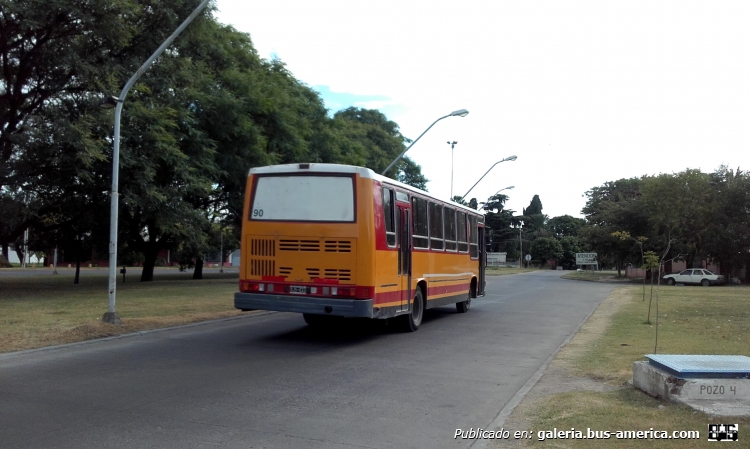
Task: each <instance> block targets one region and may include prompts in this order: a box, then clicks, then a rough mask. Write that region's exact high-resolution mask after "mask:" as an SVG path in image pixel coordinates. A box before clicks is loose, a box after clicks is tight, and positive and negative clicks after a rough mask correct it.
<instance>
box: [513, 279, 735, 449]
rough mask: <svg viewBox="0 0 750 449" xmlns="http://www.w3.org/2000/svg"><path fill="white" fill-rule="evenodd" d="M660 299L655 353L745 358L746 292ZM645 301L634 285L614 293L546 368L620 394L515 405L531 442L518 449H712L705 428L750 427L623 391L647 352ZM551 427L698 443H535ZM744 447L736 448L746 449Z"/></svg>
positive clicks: (671, 294)
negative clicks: (676, 434) (665, 435)
mask: <svg viewBox="0 0 750 449" xmlns="http://www.w3.org/2000/svg"><path fill="white" fill-rule="evenodd" d="M659 296H660V299H659V340H658V347H657V351H658V352H659V353H672V354H736V355H750V288H748V287H714V288H705V287H662V288H661V290H660V295H659ZM648 301H649V295H648V294H647V296H646V301H645V302H644V301H642V299H641V289H640V288H638V287H636V286H626V287H621V288H619V289H617V290H616V291H615V292H613V294H612V295H610V296H609V297H608V298H607V299H606V300H605V301H603V302H602V304H601V305H600V306H599V308H598V309H597V311H596V312H595V313H594V314H593V315H592V317H591V318H590V319H589V321H588V322H587V323H586V324H585V325H584V326H582V327H581V330H580V331H579V333H578V334H577V335H576V336H575V337H574V338H573V339H572V340H571V342H570V344H569V345H567V346H566V347H565V348H563V349H562V350H561V351H560V353H559V354H558V356H557V358H556V359H555V360H554V361H553V363H552V366H553V367H562V368H564V370H565V371H566V372H567V373H569V374H571V375H573V376H578V379H580V378H590V379H592V378H593V379H597V380H599V381H601V382H606V383H608V384H610V385H619V386H621V388H618V389H615V390H614V391H607V392H594V391H575V392H573V391H571V392H565V393H559V394H552V395H547V396H541V397H539V398H536V400H533V401H531V402H530V403H528V404H522V406H519V408H518V409H517V410H518V413H519V414H520V415H521V416H520V417H518V418H517V422H524V423H528V425H529V429H530V430H532V431H533V438H532V439H529V440H523V441H521V442H520V445H521V446H523V447H541V446H544V447H554V448H569V447H570V448H572V447H597V448H600V447H601V448H609V447H617V448H647V447H649V448H650V447H655V445H656V444H658V447H660V448H661V447H664V448H678V447H679V448H699V447H713V446H711V445H710V442H708V441H707V425H708V424H710V423H740V428H741V429H748V428H750V419H748V418H738V417H734V418H732V417H721V418H716V417H710V416H708V415H705V414H703V413H700V412H696V411H694V410H692V409H691V408H689V407H687V406H684V405H681V404H675V403H668V402H663V401H661V400H659V399H654V398H652V397H650V396H648V395H646V394H645V393H643V392H641V391H639V390H636V389H634V388H633V387H632V386H629V385H627V383H626V382H627V381H628V380H630V378H631V377H632V364H633V362H634V361H636V360H642V359H643V355H644V354H648V353H653V352H654V339H655V331H656V327H655V326H656V315H655V314H656V311H655V309H656V292H654V301H653V303H652V310H651V319H650V320H647V314H648ZM649 321H650V323H649ZM543 380H544V379H543ZM514 413H516V412H514ZM554 428H557V429H561V430H569V429H571V428H575V429H576V430H582V431H583V432H584V433H585V432H586V431H587V429H589V428H590V429H592V430H599V431H604V430H609V431H611V432H616V431H618V430H622V431H638V430H649V429H652V428H653V429H654V430H665V431H668V432H669V433H670V434H671V432H672V431H688V430H694V431H699V432H700V439H698V440H681V439H671V440H658V441H657V440H655V439H625V440H618V439H616V438H615V437H614V435H615V434H614V433H613V437H612V438H610V439H597V440H572V439H548V440H545V441H540V440H539V438H538V435H537V432H538V431H540V430H544V431H546V430H552V429H554ZM519 430H528V429H519ZM740 438H742V437H740ZM745 438H747V437H745ZM743 439H744V438H743ZM744 440H745V443H742V444H744V446H742V447H750V446H748V445H747V440H746V439H744ZM738 447H739V446H738Z"/></svg>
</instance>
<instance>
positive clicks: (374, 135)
mask: <svg viewBox="0 0 750 449" xmlns="http://www.w3.org/2000/svg"><path fill="white" fill-rule="evenodd" d="M333 119H334V126H335V127H336V129H337V130H338V131H339V132H340V133H341V134H342V136H343V137H342V138H341V139H339V140H338V142H339V144H340V148H339V149H338V150H336V151H335V154H336V155H337V157H338V158H340V159H341V161H342V162H343V163H350V164H354V165H363V166H365V167H368V168H371V169H372V170H374V171H376V172H378V173H380V172H381V171H383V170H384V169H385V168H386V167H387V166H388V165H389V164H390V163H391V161H393V159H395V158H396V157H397V156H398V155H399V154H401V152H402V151H403V150H404V148H405V146H404V144H407V143H409V142H410V140H409V139H407V138H406V137H404V136H403V135H402V134H401V131H400V130H399V127H398V125H397V124H396V123H395V122H393V121H391V120H388V118H387V117H386V116H385V115H384V114H383V113H382V112H380V111H377V110H373V109H361V108H356V107H350V108H347V109H344V110H342V111H339V112H337V113H336V114H334V117H333ZM332 162H339V161H337V160H334V161H332ZM386 176H388V177H390V178H393V179H396V180H398V181H401V182H403V183H405V184H409V185H411V186H414V187H416V188H418V189H422V190H426V187H427V179H426V178H425V177H424V176H423V175H422V172H421V168H420V167H419V165H417V164H416V163H415V162H414V161H412V160H411V159H409V158H408V157H406V156H405V157H403V158H402V159H401V160H400V161H399V162H398V163H396V166H395V167H394V168H392V169H391V170H390V171H389V172H388V173H386Z"/></svg>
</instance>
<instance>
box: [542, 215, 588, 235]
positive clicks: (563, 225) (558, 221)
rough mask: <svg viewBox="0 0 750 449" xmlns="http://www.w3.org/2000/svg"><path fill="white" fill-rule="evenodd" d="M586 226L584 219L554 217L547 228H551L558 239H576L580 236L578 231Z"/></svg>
mask: <svg viewBox="0 0 750 449" xmlns="http://www.w3.org/2000/svg"><path fill="white" fill-rule="evenodd" d="M585 225H586V220H584V219H583V218H576V217H572V216H570V215H561V216H558V217H553V218H550V219H549V220H548V221H547V228H549V229H550V230H551V231H552V232H553V233H554V234H555V235H556V236H557V238H563V237H575V236H577V235H578V230H579V229H580V228H582V227H583V226H585Z"/></svg>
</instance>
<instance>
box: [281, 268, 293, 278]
mask: <svg viewBox="0 0 750 449" xmlns="http://www.w3.org/2000/svg"><path fill="white" fill-rule="evenodd" d="M290 274H292V267H279V275H281V276H284V277H287V276H289V275H290Z"/></svg>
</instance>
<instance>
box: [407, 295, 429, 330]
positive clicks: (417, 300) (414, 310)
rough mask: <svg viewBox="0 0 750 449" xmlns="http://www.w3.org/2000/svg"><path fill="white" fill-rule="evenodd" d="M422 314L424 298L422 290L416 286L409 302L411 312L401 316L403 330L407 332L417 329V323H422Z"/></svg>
mask: <svg viewBox="0 0 750 449" xmlns="http://www.w3.org/2000/svg"><path fill="white" fill-rule="evenodd" d="M423 315H424V298H423V296H422V290H421V289H419V288H417V292H416V293H415V294H414V301H412V303H411V312H410V313H408V314H406V315H403V316H402V319H403V320H404V321H403V324H404V326H403V327H404V330H405V331H407V332H416V330H417V329H419V325H420V324H422V316H423Z"/></svg>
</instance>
